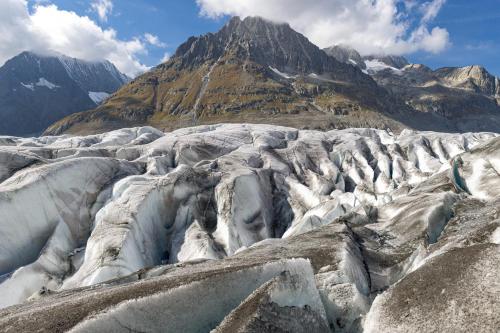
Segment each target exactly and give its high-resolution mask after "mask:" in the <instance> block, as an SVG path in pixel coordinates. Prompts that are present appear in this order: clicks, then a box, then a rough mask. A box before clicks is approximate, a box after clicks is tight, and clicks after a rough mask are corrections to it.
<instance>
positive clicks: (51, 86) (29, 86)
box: [21, 77, 60, 91]
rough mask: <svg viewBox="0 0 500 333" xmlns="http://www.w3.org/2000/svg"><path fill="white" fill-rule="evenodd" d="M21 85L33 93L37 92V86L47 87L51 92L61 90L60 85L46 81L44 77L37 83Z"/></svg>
mask: <svg viewBox="0 0 500 333" xmlns="http://www.w3.org/2000/svg"><path fill="white" fill-rule="evenodd" d="M21 85H22V86H23V87H25V88H26V89H29V90H31V91H35V86H36V87H45V88H48V89H50V90H53V89H57V88H60V87H59V86H58V85H56V84H54V83H52V82H50V81H48V80H47V79H45V78H43V77H41V78H39V79H38V81H37V82H35V83H22V82H21Z"/></svg>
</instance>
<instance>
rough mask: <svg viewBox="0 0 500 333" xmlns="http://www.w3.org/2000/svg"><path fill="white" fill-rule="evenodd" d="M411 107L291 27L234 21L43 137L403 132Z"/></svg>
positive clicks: (192, 40)
mask: <svg viewBox="0 0 500 333" xmlns="http://www.w3.org/2000/svg"><path fill="white" fill-rule="evenodd" d="M405 112H410V113H412V111H411V110H409V109H408V108H407V107H406V106H405V105H404V103H401V102H399V101H398V100H396V99H394V98H393V97H392V96H391V95H390V94H389V93H388V92H387V91H386V90H384V89H382V88H380V87H378V85H377V83H376V82H375V81H374V80H373V79H372V78H371V77H370V76H369V75H367V74H365V73H363V72H362V71H361V70H359V69H358V68H356V67H354V66H351V65H346V64H344V63H342V62H339V61H337V60H336V59H334V58H332V57H330V56H328V55H327V54H326V53H325V52H324V51H323V50H321V49H319V48H318V47H317V46H316V45H314V44H312V43H311V42H310V41H309V40H307V38H306V37H304V36H303V35H302V34H300V33H298V32H296V31H294V30H293V29H291V28H290V26H289V25H288V24H283V23H279V24H276V23H273V22H271V21H268V20H265V19H262V18H258V17H248V18H245V19H244V20H241V19H240V18H238V17H234V18H232V19H231V20H230V21H229V22H228V23H227V24H226V25H225V26H224V27H223V28H222V29H221V30H220V31H219V32H217V33H208V34H205V35H202V36H199V37H190V38H189V39H188V40H187V41H186V42H185V43H183V44H181V45H180V46H179V48H178V49H177V51H176V52H175V54H174V56H173V57H172V58H171V59H170V60H169V61H168V62H166V63H164V64H161V65H159V66H157V67H156V68H154V69H153V70H151V71H150V72H148V73H145V74H144V75H142V76H140V77H138V78H136V79H135V80H133V81H132V82H131V83H130V84H128V85H126V86H124V87H123V88H122V89H120V91H118V92H117V93H116V94H115V96H113V97H112V98H110V99H109V100H108V101H107V102H106V103H104V104H103V105H101V106H99V107H98V108H97V109H95V110H92V111H90V112H85V113H79V114H76V115H72V116H70V117H67V118H65V119H63V120H61V121H59V122H57V123H56V124H54V125H52V126H51V127H49V128H48V130H47V131H46V134H52V135H54V134H60V133H63V132H69V133H88V132H92V131H100V132H102V131H106V130H110V129H116V128H120V127H127V126H135V125H152V126H156V127H158V128H161V129H164V130H171V129H175V128H180V127H186V126H193V125H199V124H209V123H217V122H257V123H258V122H268V123H273V124H278V125H288V126H293V127H300V126H302V127H310V128H323V129H328V128H346V127H352V126H356V127H377V128H393V129H402V128H404V127H405V125H403V124H401V123H400V122H401V120H402V119H403V120H404V116H403V113H405ZM415 114H416V113H415ZM417 116H418V117H420V115H418V114H416V115H415V117H417ZM425 117H426V116H424V118H425ZM427 118H428V117H427ZM423 122H426V123H429V124H432V123H436V122H433V121H432V120H428V119H425V120H423Z"/></svg>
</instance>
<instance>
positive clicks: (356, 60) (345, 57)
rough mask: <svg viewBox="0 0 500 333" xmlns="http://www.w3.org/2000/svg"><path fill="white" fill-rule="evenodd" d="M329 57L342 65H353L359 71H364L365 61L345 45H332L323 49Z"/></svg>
mask: <svg viewBox="0 0 500 333" xmlns="http://www.w3.org/2000/svg"><path fill="white" fill-rule="evenodd" d="M323 51H325V52H326V54H328V55H329V56H331V57H334V58H335V59H337V60H338V61H340V62H342V63H344V64H350V65H355V66H357V67H359V68H360V69H366V64H365V59H363V57H362V56H361V55H360V54H359V53H358V51H356V50H355V49H353V48H352V47H350V46H347V45H334V46H332V47H328V48H326V49H323Z"/></svg>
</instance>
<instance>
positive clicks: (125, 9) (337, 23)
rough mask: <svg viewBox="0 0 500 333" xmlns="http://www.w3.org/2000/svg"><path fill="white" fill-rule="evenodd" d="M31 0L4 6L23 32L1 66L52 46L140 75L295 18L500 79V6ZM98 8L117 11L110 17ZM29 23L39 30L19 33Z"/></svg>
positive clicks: (408, 0) (329, 37) (303, 28)
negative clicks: (193, 43)
mask: <svg viewBox="0 0 500 333" xmlns="http://www.w3.org/2000/svg"><path fill="white" fill-rule="evenodd" d="M25 1H26V0H2V1H1V3H0V31H2V28H4V29H6V30H7V31H12V34H13V36H15V37H14V38H9V36H0V63H2V62H3V61H5V60H6V59H7V58H9V57H11V56H13V55H15V54H14V53H15V52H18V51H20V50H23V49H26V48H29V47H33V48H34V49H36V48H42V49H43V48H47V49H51V50H52V49H53V50H55V51H57V52H61V53H66V54H68V55H70V56H75V57H80V58H88V59H93V58H96V57H98V56H99V55H103V56H104V57H106V58H107V59H109V60H111V61H113V62H115V63H117V66H118V67H119V68H120V69H122V70H123V71H124V72H126V73H128V74H133V73H138V72H140V71H141V70H142V71H143V70H145V69H146V68H147V67H151V66H154V65H157V64H158V63H159V62H160V61H161V59H163V58H164V56H165V55H166V54H173V53H174V52H175V49H176V48H177V46H178V45H179V44H181V43H182V42H183V41H185V40H186V39H187V38H188V37H189V36H193V35H201V34H204V33H206V32H215V31H217V30H218V29H219V28H220V27H221V26H222V25H223V24H224V23H225V22H226V21H227V19H228V17H229V16H231V15H235V14H237V15H240V16H245V15H260V16H266V17H268V18H270V19H273V20H277V21H287V22H289V23H290V24H291V26H292V27H293V28H295V29H296V30H298V31H300V32H302V33H303V34H305V35H306V36H307V37H309V39H310V40H311V41H313V42H314V43H315V44H317V45H318V46H320V47H325V46H328V45H330V44H335V43H345V44H350V45H352V46H353V47H355V48H357V49H358V50H360V51H361V52H362V53H365V54H367V53H370V52H372V53H376V52H378V51H380V50H384V51H387V52H388V53H401V54H403V55H405V56H406V57H407V58H408V59H409V60H410V61H411V62H415V63H424V64H426V65H429V66H430V67H433V68H437V67H442V66H464V65H470V64H479V65H483V66H485V67H486V68H487V69H488V70H489V71H490V72H492V73H493V74H495V75H500V60H499V54H500V33H499V28H500V0H480V1H470V0H379V1H378V3H377V2H376V3H373V2H371V0H309V1H307V2H306V1H303V0H198V1H195V0H27V1H28V2H27V4H28V6H27V7H26V2H25ZM23 4H24V6H25V7H26V8H25V9H24V11H26V13H24V12H23V8H22V7H23ZM92 4H94V5H95V6H97V5H98V4H100V5H104V4H107V5H108V6H109V7H107V11H106V12H105V13H104V14H105V15H104V16H103V15H102V14H103V13H101V15H99V12H98V11H97V10H96V9H97V8H98V7H95V6H94V7H92ZM2 6H7V7H6V8H5V9H4V8H2ZM37 6H38V8H39V9H37ZM2 11H3V12H4V13H6V15H7V16H6V17H5V19H3V20H2V14H1V12H2ZM13 17H14V18H18V17H20V18H22V20H21V19H17V20H16V21H14V19H11V18H13ZM87 17H88V18H89V19H90V20H87ZM9 20H10V21H9ZM23 20H24V21H26V22H31V29H24V30H23V27H14V25H16V24H17V25H19V22H24V21H23ZM58 22H59V23H58ZM311 22H312V23H311ZM2 24H3V25H4V26H3V27H2ZM28 30H29V32H27V31H28ZM33 31H35V33H34V32H33ZM23 34H25V35H26V37H23V36H22V35H23ZM147 35H149V36H150V37H154V40H149V41H148V38H147ZM2 38H3V40H2ZM80 39H81V42H79V40H80ZM9 43H10V44H9ZM2 48H3V49H2Z"/></svg>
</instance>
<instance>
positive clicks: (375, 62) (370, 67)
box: [365, 59, 402, 74]
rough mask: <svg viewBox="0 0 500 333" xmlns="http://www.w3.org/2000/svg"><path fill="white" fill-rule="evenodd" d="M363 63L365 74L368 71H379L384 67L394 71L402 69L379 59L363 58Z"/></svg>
mask: <svg viewBox="0 0 500 333" xmlns="http://www.w3.org/2000/svg"><path fill="white" fill-rule="evenodd" d="M365 65H366V70H365V72H366V73H367V74H369V73H376V72H380V71H383V70H386V69H390V70H392V71H394V72H396V73H401V72H402V71H401V70H400V69H398V68H395V67H392V66H389V65H387V64H386V63H384V62H382V61H381V60H379V59H372V60H365Z"/></svg>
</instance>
